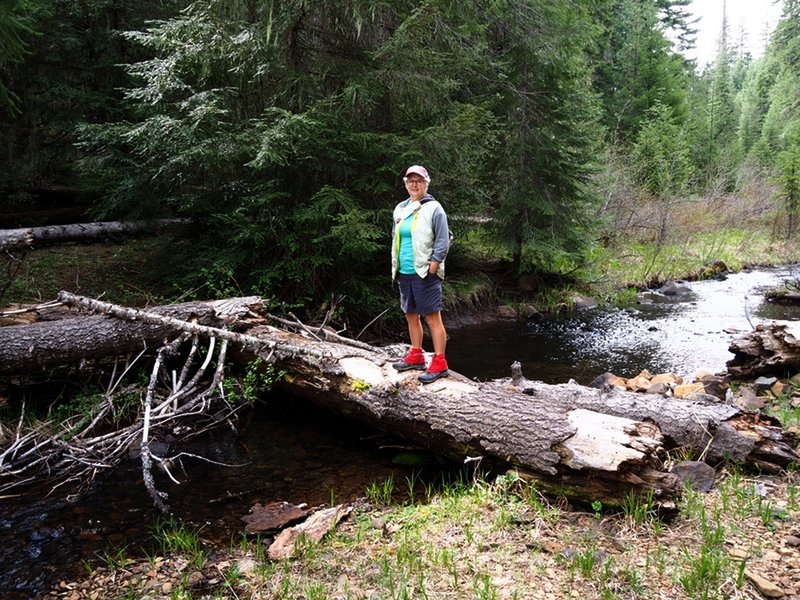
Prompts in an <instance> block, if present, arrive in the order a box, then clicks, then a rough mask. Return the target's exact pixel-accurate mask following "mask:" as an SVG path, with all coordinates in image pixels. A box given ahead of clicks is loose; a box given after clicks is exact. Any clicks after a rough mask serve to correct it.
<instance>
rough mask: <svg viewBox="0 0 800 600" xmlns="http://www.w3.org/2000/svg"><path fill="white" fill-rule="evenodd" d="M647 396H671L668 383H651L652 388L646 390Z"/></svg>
mask: <svg viewBox="0 0 800 600" xmlns="http://www.w3.org/2000/svg"><path fill="white" fill-rule="evenodd" d="M645 394H658V395H659V396H666V395H667V394H669V385H667V384H666V383H664V382H663V381H662V382H659V383H651V384H650V387H649V388H647V389H646V390H645Z"/></svg>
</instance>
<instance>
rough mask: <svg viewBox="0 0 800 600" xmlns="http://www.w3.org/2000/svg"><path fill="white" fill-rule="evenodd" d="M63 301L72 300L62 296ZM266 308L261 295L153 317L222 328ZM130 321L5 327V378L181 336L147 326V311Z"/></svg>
mask: <svg viewBox="0 0 800 600" xmlns="http://www.w3.org/2000/svg"><path fill="white" fill-rule="evenodd" d="M60 297H61V298H62V299H64V300H68V298H69V295H67V294H66V293H64V292H62V294H61V296H60ZM262 309H263V303H262V300H261V298H259V297H257V296H251V297H245V298H230V299H226V300H218V301H212V302H187V303H183V304H174V305H171V306H159V307H154V308H152V309H150V310H149V311H148V312H151V313H154V314H158V315H161V316H164V317H171V318H175V319H178V320H182V321H185V322H188V321H196V322H197V323H205V324H207V325H213V326H216V327H221V326H224V325H225V324H229V323H232V322H237V321H242V320H243V319H244V318H245V317H246V316H248V315H251V316H253V315H256V313H257V311H259V310H262ZM126 310H128V311H130V312H129V315H128V317H129V318H128V319H126V320H120V319H119V318H113V317H109V316H105V315H85V314H83V315H81V316H79V317H77V318H69V319H60V320H58V321H41V322H36V323H31V324H29V325H11V326H8V327H0V375H12V374H16V373H24V372H36V371H41V370H42V369H48V368H52V367H56V366H61V365H70V364H80V363H81V362H82V361H85V360H89V359H99V358H106V357H109V356H118V355H123V354H127V353H138V352H140V351H141V350H142V349H143V348H145V347H153V346H156V347H157V346H160V345H162V344H163V343H164V340H165V339H166V338H168V337H172V336H173V335H174V333H175V331H176V326H175V324H174V323H170V322H169V321H168V320H166V321H163V322H160V323H159V322H155V321H147V320H145V319H144V318H143V315H142V313H141V311H135V310H134V309H126Z"/></svg>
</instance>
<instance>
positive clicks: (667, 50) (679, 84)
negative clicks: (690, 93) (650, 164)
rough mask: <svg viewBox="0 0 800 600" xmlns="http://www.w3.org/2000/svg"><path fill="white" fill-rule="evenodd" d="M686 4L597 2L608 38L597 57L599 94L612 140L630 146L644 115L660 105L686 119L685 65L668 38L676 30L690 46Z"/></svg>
mask: <svg viewBox="0 0 800 600" xmlns="http://www.w3.org/2000/svg"><path fill="white" fill-rule="evenodd" d="M685 4H686V3H685V1H684V0H680V1H677V2H676V1H670V0H611V1H610V2H604V3H597V5H596V8H595V18H596V19H597V20H598V22H599V23H600V24H601V25H602V26H603V32H604V33H603V35H602V36H601V38H600V41H599V43H598V46H597V50H596V55H595V56H594V57H593V62H594V65H595V89H596V90H597V91H598V92H599V93H600V96H601V98H602V101H603V107H604V123H605V126H606V127H607V128H608V130H609V131H610V132H611V133H612V139H614V140H620V141H622V142H629V141H632V140H633V139H635V136H636V133H637V131H638V130H639V127H640V125H641V123H642V121H643V120H644V119H645V114H646V112H647V111H648V109H650V108H651V107H653V106H654V105H655V104H656V103H657V102H660V103H662V104H665V105H667V106H669V107H670V108H671V109H672V111H673V113H674V114H675V116H676V117H677V118H678V119H679V120H683V119H684V118H685V116H686V88H687V79H686V72H687V69H688V65H687V63H686V61H685V60H684V59H683V58H682V57H681V56H679V55H677V54H674V53H673V51H672V46H673V44H672V43H671V42H670V41H669V39H668V38H667V36H666V32H667V28H668V27H670V28H671V27H677V28H678V30H679V31H680V32H681V33H680V35H682V36H683V40H684V42H683V43H685V44H689V43H691V34H692V30H691V28H690V26H689V25H688V24H687V22H686V17H685V16H683V15H684V13H683V11H682V8H683V7H684V5H685Z"/></svg>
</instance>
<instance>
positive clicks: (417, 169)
mask: <svg viewBox="0 0 800 600" xmlns="http://www.w3.org/2000/svg"><path fill="white" fill-rule="evenodd" d="M412 173H415V174H417V175H419V176H420V177H422V178H423V179H424V180H425V181H427V182H428V183H430V181H431V176H430V175H428V169H426V168H425V167H423V166H422V165H412V166H410V167H408V169H406V177H408V176H409V175H411V174H412Z"/></svg>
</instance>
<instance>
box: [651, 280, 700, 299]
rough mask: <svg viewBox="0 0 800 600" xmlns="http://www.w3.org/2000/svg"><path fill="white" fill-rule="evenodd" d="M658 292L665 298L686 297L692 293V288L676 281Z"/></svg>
mask: <svg viewBox="0 0 800 600" xmlns="http://www.w3.org/2000/svg"><path fill="white" fill-rule="evenodd" d="M658 291H659V292H661V293H662V294H664V295H665V296H685V295H687V294H691V293H692V290H691V288H689V287H688V286H685V285H680V283H678V282H676V281H671V282H669V283H668V284H666V285H664V286H662V287H660V288H658Z"/></svg>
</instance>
